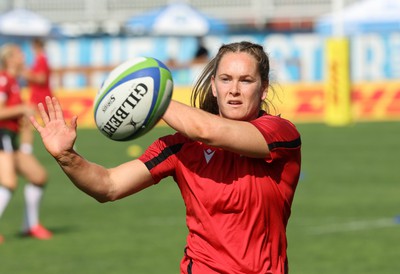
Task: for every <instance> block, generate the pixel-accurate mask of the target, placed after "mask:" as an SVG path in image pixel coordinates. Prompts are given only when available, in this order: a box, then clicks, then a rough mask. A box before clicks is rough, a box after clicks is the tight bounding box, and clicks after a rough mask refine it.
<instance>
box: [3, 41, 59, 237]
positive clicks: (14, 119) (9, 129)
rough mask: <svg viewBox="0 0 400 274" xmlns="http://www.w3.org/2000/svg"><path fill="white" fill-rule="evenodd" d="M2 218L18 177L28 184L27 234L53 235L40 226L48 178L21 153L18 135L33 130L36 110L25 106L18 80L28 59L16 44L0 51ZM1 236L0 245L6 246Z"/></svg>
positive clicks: (30, 157)
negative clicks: (40, 212) (22, 177)
mask: <svg viewBox="0 0 400 274" xmlns="http://www.w3.org/2000/svg"><path fill="white" fill-rule="evenodd" d="M0 64H1V71H0V163H1V164H0V216H1V215H2V213H3V212H4V210H5V208H6V207H7V205H8V203H9V201H10V199H11V196H12V193H13V191H14V190H15V189H16V188H17V180H18V178H17V173H20V174H21V175H23V176H24V177H25V178H26V179H27V181H28V183H27V184H26V185H25V188H24V197H25V217H24V225H23V233H24V234H25V235H29V236H32V237H35V238H38V239H49V238H50V237H51V233H50V232H49V231H48V230H47V229H45V228H44V227H43V226H42V225H41V224H40V223H39V206H40V202H41V198H42V194H43V187H44V185H45V183H46V180H47V174H46V171H45V169H44V168H43V166H42V165H41V164H40V163H39V162H38V160H37V159H36V158H35V157H34V156H33V155H32V153H31V152H30V151H24V150H19V149H18V144H17V143H18V137H19V136H18V135H19V133H20V132H21V131H24V130H29V129H27V128H29V127H31V125H30V124H29V122H28V120H27V116H28V115H32V114H33V112H34V109H33V108H32V107H31V106H29V105H26V104H24V103H23V102H22V100H21V96H20V87H19V85H18V81H17V78H18V76H19V75H20V74H21V72H22V69H23V66H24V56H23V53H22V51H21V49H20V48H19V46H17V45H15V44H6V45H3V46H2V47H1V48H0ZM3 240H4V239H3V237H2V236H0V242H3Z"/></svg>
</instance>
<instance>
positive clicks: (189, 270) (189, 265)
mask: <svg viewBox="0 0 400 274" xmlns="http://www.w3.org/2000/svg"><path fill="white" fill-rule="evenodd" d="M192 267H193V261H192V259H190V261H189V264H188V267H187V273H188V274H192Z"/></svg>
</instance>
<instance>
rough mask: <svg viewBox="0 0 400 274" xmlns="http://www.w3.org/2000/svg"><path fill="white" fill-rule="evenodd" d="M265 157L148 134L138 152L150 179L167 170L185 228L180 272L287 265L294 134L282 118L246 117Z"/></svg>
mask: <svg viewBox="0 0 400 274" xmlns="http://www.w3.org/2000/svg"><path fill="white" fill-rule="evenodd" d="M251 123H252V124H253V125H255V126H256V127H257V128H258V129H259V130H260V132H261V133H262V134H263V136H264V137H265V140H266V141H267V143H268V145H269V149H270V151H271V157H272V159H270V160H263V159H254V158H249V157H243V156H241V155H238V154H235V153H232V152H229V151H225V150H222V149H218V148H214V147H210V146H207V145H205V144H203V143H200V142H197V141H192V140H190V139H188V138H186V137H184V136H182V135H181V134H179V133H177V134H175V135H170V136H165V137H163V138H160V139H159V140H157V141H156V142H154V143H153V144H152V145H151V146H150V147H149V148H148V149H147V150H146V152H145V153H144V154H143V155H142V156H141V157H140V160H141V161H143V162H144V163H145V164H146V166H147V168H148V169H149V170H150V172H151V174H152V176H153V178H154V180H155V181H156V182H159V181H160V180H161V179H162V178H164V177H167V176H173V178H174V180H175V181H176V182H177V184H178V186H179V189H180V191H181V194H182V197H183V200H184V202H185V205H186V222H187V227H188V229H189V235H188V236H187V247H186V252H185V256H184V258H183V260H182V263H181V273H202V274H207V273H230V274H235V273H246V274H251V273H274V274H281V273H287V271H288V267H287V257H286V248H287V243H286V225H287V222H288V218H289V216H290V208H291V204H292V200H293V195H294V192H295V189H296V185H297V182H298V179H299V174H300V161H301V156H300V146H301V141H300V135H299V133H298V131H297V130H296V128H295V126H294V125H293V124H291V123H290V122H289V121H287V120H285V119H282V118H280V117H277V116H270V115H264V116H261V117H260V118H257V119H256V120H254V121H252V122H251Z"/></svg>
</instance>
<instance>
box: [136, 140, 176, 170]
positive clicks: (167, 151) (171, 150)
mask: <svg viewBox="0 0 400 274" xmlns="http://www.w3.org/2000/svg"><path fill="white" fill-rule="evenodd" d="M182 146H183V143H182V144H175V145H172V146H169V147H166V148H164V149H163V150H162V151H161V152H160V154H158V155H157V156H156V157H154V158H153V159H151V160H149V161H147V162H146V163H144V164H145V165H146V167H147V169H148V170H151V169H152V168H154V167H155V166H157V165H159V164H160V163H162V162H163V161H165V160H166V159H167V158H168V157H169V156H171V155H174V154H176V153H177V152H179V151H180V150H181V148H182Z"/></svg>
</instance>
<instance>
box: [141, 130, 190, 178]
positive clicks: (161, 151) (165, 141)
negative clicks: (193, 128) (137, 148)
mask: <svg viewBox="0 0 400 274" xmlns="http://www.w3.org/2000/svg"><path fill="white" fill-rule="evenodd" d="M186 140H187V139H186V138H185V137H183V136H182V135H180V134H179V133H177V134H175V135H168V136H165V137H162V138H160V139H158V140H156V141H155V142H154V143H153V144H151V145H150V146H149V147H148V148H147V150H146V151H145V152H144V153H143V155H142V156H140V157H139V160H140V161H142V162H143V163H144V164H145V165H146V167H147V168H148V169H149V171H150V173H151V175H152V176H153V179H154V181H155V183H158V182H159V181H161V179H163V178H165V177H168V176H173V175H174V174H175V167H176V161H177V157H176V154H177V153H179V151H180V150H181V148H182V146H183V145H184V144H185V142H186Z"/></svg>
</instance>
